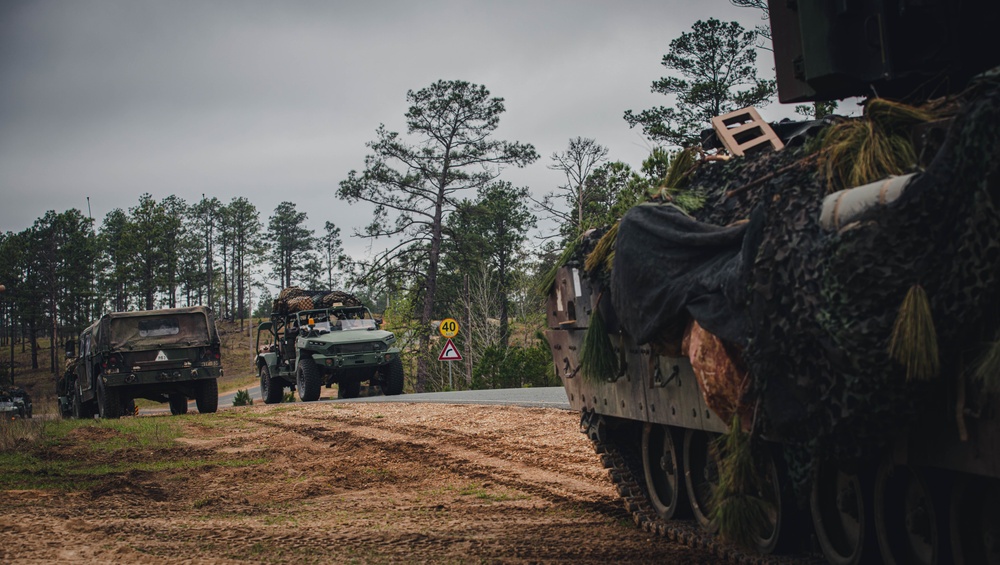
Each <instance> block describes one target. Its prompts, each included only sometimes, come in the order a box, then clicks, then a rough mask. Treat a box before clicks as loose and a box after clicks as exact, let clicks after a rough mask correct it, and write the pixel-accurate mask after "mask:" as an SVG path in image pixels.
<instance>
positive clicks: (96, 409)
mask: <svg viewBox="0 0 1000 565" xmlns="http://www.w3.org/2000/svg"><path fill="white" fill-rule="evenodd" d="M74 345H75V344H73V343H72V342H71V343H69V344H68V345H67V351H66V353H67V357H70V358H71V359H72V361H71V363H70V364H69V366H68V368H67V371H66V374H65V375H64V376H63V377H62V378H61V379H60V380H59V382H58V383H57V389H58V390H57V393H58V394H59V404H60V409H61V411H62V412H63V414H64V415H72V416H73V417H74V418H90V417H93V415H94V414H95V413H96V414H98V415H100V417H101V418H118V417H120V416H122V415H123V414H125V413H126V412H128V411H129V408H131V407H132V406H134V399H136V398H146V399H149V400H153V401H156V402H168V403H169V404H170V412H171V413H172V414H184V413H186V412H187V409H188V399H189V398H193V399H194V401H195V404H196V405H197V407H198V411H199V412H202V413H205V412H215V411H216V410H217V409H218V406H219V385H218V382H217V380H216V379H218V378H219V377H221V376H222V360H221V344H220V342H219V334H218V331H217V330H216V327H215V319H214V317H213V316H212V310H211V309H210V308H208V307H206V306H192V307H189V308H170V309H163V310H145V311H138V312H115V313H111V314H106V315H104V316H103V317H102V318H101V319H100V320H98V321H97V322H94V323H93V324H91V325H90V326H89V327H87V329H85V330H83V332H81V334H80V340H79V348H80V351H79V355H78V356H77V355H75V354H74V351H73V350H74Z"/></svg>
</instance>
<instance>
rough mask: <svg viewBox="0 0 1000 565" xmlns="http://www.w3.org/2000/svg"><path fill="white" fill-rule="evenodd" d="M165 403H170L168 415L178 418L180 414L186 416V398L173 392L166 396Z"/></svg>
mask: <svg viewBox="0 0 1000 565" xmlns="http://www.w3.org/2000/svg"><path fill="white" fill-rule="evenodd" d="M167 402H168V403H170V413H171V414H173V415H174V416H180V415H181V414H187V412H188V399H187V397H186V396H184V395H183V394H181V393H179V392H175V393H172V394H170V395H169V396H167Z"/></svg>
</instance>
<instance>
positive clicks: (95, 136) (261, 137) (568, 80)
mask: <svg viewBox="0 0 1000 565" xmlns="http://www.w3.org/2000/svg"><path fill="white" fill-rule="evenodd" d="M707 17H719V18H723V19H729V20H731V19H738V20H740V21H741V22H742V23H743V24H744V25H745V26H747V27H750V26H753V25H754V24H755V23H757V21H758V16H757V14H756V13H754V12H752V11H749V10H741V9H737V8H733V7H732V6H731V5H729V3H728V2H726V1H724V0H717V1H716V2H713V3H711V4H710V5H706V3H702V2H693V1H692V2H685V1H658V2H655V1H635V2H624V3H614V4H612V3H610V2H598V1H589V2H588V1H550V2H539V1H534V2H529V1H512V2H473V1H448V0H427V1H425V2H406V1H381V2H380V1H372V2H319V1H317V2H265V1H259V2H254V1H247V2H239V1H232V2H152V1H147V2H142V1H140V2H135V1H96V0H95V1H73V0H64V1H44V0H43V1H40V2H27V1H19V0H16V1H8V2H5V3H4V4H3V7H2V8H0V83H2V84H3V85H4V87H3V88H0V194H2V196H0V198H2V202H3V203H2V204H0V230H4V231H6V230H14V231H17V230H21V229H24V228H25V227H27V226H29V225H30V224H31V222H32V221H34V219H35V218H37V217H39V216H40V215H42V214H43V213H44V212H45V211H46V210H48V209H56V210H63V209H67V208H71V207H76V208H80V209H81V210H83V211H84V212H86V197H87V196H89V197H90V198H91V202H92V204H93V212H94V216H95V219H97V221H98V223H99V222H100V220H101V218H102V217H103V215H104V214H105V213H107V212H108V211H109V210H111V209H113V208H116V207H122V208H128V207H129V206H133V205H135V204H136V202H137V199H138V195H139V194H141V193H143V192H150V193H152V194H153V195H154V196H155V197H156V198H158V199H159V198H163V197H165V196H167V195H170V194H176V195H178V196H180V197H181V198H184V199H185V200H188V201H189V202H193V201H196V200H197V199H199V198H200V197H201V194H202V193H204V194H207V195H210V196H217V197H219V198H220V199H222V200H223V201H228V200H229V199H230V198H232V197H234V196H239V195H242V196H246V197H248V198H249V199H250V200H251V201H252V202H253V203H254V204H256V205H257V207H258V208H259V209H260V210H261V215H262V217H263V218H264V219H265V221H266V218H267V216H268V215H270V213H271V211H272V210H273V209H274V207H275V206H276V205H277V204H278V202H280V201H282V200H292V201H294V202H296V203H297V205H298V206H299V209H300V210H306V211H308V212H309V217H310V222H311V224H312V227H314V228H316V229H319V228H320V227H321V226H322V224H323V222H324V221H327V220H329V221H333V222H334V223H336V224H337V225H340V226H342V228H343V231H344V233H345V234H347V233H350V232H351V230H352V229H354V228H357V227H360V226H362V225H363V224H364V221H363V219H364V218H363V217H364V214H365V211H364V209H359V208H351V207H348V206H346V205H344V204H343V203H340V202H338V201H337V200H336V199H335V196H334V194H335V192H336V189H337V184H338V183H339V182H340V180H342V179H343V178H345V177H346V175H347V172H348V171H349V170H351V169H357V168H360V167H362V166H363V163H364V156H365V154H366V149H365V145H364V144H365V142H367V141H369V140H371V139H372V137H373V135H374V131H375V128H376V127H377V126H378V124H380V123H384V124H386V126H387V127H388V128H389V129H392V130H397V131H398V130H402V129H403V128H404V124H403V114H404V112H405V110H406V100H405V94H406V91H407V90H409V89H414V90H416V89H419V88H422V87H424V86H427V85H428V84H430V83H431V82H433V81H435V80H437V79H463V80H469V81H472V82H477V83H480V84H484V85H486V86H487V88H489V89H490V90H491V92H492V93H493V94H494V95H497V96H502V97H504V98H505V100H506V105H507V113H506V114H505V115H504V117H503V118H502V119H501V127H500V131H499V135H500V137H502V138H504V139H511V140H518V141H522V142H528V143H533V144H535V146H536V148H537V149H538V151H539V153H540V154H541V155H542V157H543V158H542V159H541V160H540V161H539V162H538V163H536V164H535V165H532V166H531V167H528V168H527V169H524V170H512V171H508V174H507V175H506V177H507V178H508V179H509V180H511V181H512V182H515V183H516V184H518V185H525V186H529V187H530V188H531V189H532V191H533V192H535V193H536V194H541V193H544V192H547V191H549V190H552V189H553V188H554V187H555V186H556V185H558V184H559V183H560V182H561V180H562V179H561V178H560V177H559V175H558V174H557V173H555V172H553V171H550V170H548V169H547V168H546V165H548V163H549V160H548V156H549V155H551V154H552V153H553V152H554V151H561V150H563V149H564V148H565V145H566V143H567V141H568V139H569V138H571V137H575V136H578V135H580V136H585V137H593V138H595V139H597V141H598V142H599V143H602V144H603V145H606V146H608V147H609V148H610V150H611V152H610V156H611V158H613V159H619V160H623V161H626V162H629V163H631V164H632V165H634V166H637V165H638V164H639V163H640V162H641V160H642V158H643V157H644V156H645V155H646V154H647V153H648V151H649V148H650V147H649V144H648V143H647V142H646V141H645V140H644V139H643V138H642V137H641V135H639V134H638V133H637V132H636V131H634V130H629V129H628V126H627V124H626V123H625V122H624V120H623V119H622V113H623V112H624V111H625V110H626V109H630V108H631V109H643V108H646V107H650V106H653V105H657V104H662V103H665V102H666V99H665V98H663V97H661V96H657V95H652V94H650V93H649V86H650V83H651V82H652V81H653V80H655V79H656V78H658V77H660V76H662V74H663V70H664V69H663V68H662V67H661V66H660V65H659V61H660V58H661V56H662V55H663V53H665V52H666V49H667V47H668V44H669V42H670V40H671V39H672V38H674V37H676V36H677V35H679V34H680V33H681V32H682V31H685V30H687V29H689V28H690V26H691V24H692V23H693V22H694V21H695V20H697V19H704V18H707ZM762 67H763V68H769V67H770V65H769V64H762ZM773 111H784V112H785V113H787V112H788V111H787V109H785V110H773ZM345 243H347V246H348V250H349V251H350V252H352V253H361V252H363V251H364V246H365V245H366V242H363V241H360V240H354V241H345Z"/></svg>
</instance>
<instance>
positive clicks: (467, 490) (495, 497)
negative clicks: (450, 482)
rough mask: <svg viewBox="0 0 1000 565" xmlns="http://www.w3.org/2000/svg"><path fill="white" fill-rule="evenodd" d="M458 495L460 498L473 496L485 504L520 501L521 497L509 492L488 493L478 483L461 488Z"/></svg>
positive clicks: (522, 497)
mask: <svg viewBox="0 0 1000 565" xmlns="http://www.w3.org/2000/svg"><path fill="white" fill-rule="evenodd" d="M458 493H459V494H460V495H462V496H474V497H476V498H478V499H480V500H485V501H487V502H504V501H507V500H522V499H524V498H526V497H525V496H523V495H513V494H511V493H509V492H490V491H489V490H487V489H486V488H485V487H483V486H482V485H480V484H478V483H471V484H469V485H467V486H465V487H464V488H462V489H461V490H460V491H458Z"/></svg>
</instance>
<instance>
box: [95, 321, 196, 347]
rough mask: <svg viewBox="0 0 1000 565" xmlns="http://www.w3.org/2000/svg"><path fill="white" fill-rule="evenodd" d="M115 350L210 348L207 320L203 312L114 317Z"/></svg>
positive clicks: (113, 345) (111, 328)
mask: <svg viewBox="0 0 1000 565" xmlns="http://www.w3.org/2000/svg"><path fill="white" fill-rule="evenodd" d="M109 329H110V330H111V331H110V334H111V335H110V340H109V341H110V343H111V347H112V348H114V349H142V348H144V347H164V346H169V345H178V346H181V347H190V346H192V345H209V344H210V343H211V338H210V336H209V330H208V320H207V319H206V317H205V315H204V314H202V313H200V312H192V313H183V314H169V315H165V316H146V317H140V316H136V317H128V318H114V319H112V320H111V324H110V328H109Z"/></svg>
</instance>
